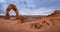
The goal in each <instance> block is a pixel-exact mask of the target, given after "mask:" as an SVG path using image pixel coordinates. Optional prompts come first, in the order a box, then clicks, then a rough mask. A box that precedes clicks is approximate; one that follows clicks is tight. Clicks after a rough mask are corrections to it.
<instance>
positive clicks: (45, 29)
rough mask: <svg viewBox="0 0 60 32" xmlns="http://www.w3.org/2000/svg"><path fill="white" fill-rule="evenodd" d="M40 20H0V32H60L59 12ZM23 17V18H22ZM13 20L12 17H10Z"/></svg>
mask: <svg viewBox="0 0 60 32" xmlns="http://www.w3.org/2000/svg"><path fill="white" fill-rule="evenodd" d="M55 12H56V13H53V14H52V15H53V16H52V15H50V16H44V17H41V16H39V17H41V18H39V17H38V18H36V17H30V16H28V17H25V16H22V19H20V20H14V19H13V20H12V19H8V20H6V19H4V18H3V17H1V18H0V31H1V32H60V14H59V13H60V12H57V11H55ZM24 17H25V18H24ZM12 18H13V17H12Z"/></svg>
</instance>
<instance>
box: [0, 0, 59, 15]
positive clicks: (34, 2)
mask: <svg viewBox="0 0 60 32" xmlns="http://www.w3.org/2000/svg"><path fill="white" fill-rule="evenodd" d="M11 3H13V4H15V5H16V6H17V8H18V10H19V13H20V14H21V15H47V14H50V13H52V12H53V10H56V9H60V0H0V9H1V10H3V11H2V12H4V13H6V12H5V11H6V8H7V6H8V5H9V4H11ZM1 10H0V11H1ZM2 12H0V14H3V13H2ZM10 14H15V13H13V12H10Z"/></svg>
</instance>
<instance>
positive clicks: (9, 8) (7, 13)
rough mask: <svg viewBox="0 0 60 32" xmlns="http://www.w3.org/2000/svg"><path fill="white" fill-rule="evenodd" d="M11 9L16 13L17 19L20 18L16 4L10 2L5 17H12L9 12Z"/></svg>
mask: <svg viewBox="0 0 60 32" xmlns="http://www.w3.org/2000/svg"><path fill="white" fill-rule="evenodd" d="M11 9H12V10H13V11H14V12H15V13H16V19H20V18H19V12H18V9H17V7H16V6H15V5H14V4H10V5H9V6H8V7H7V9H6V16H5V19H10V16H9V12H10V11H11Z"/></svg>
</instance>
